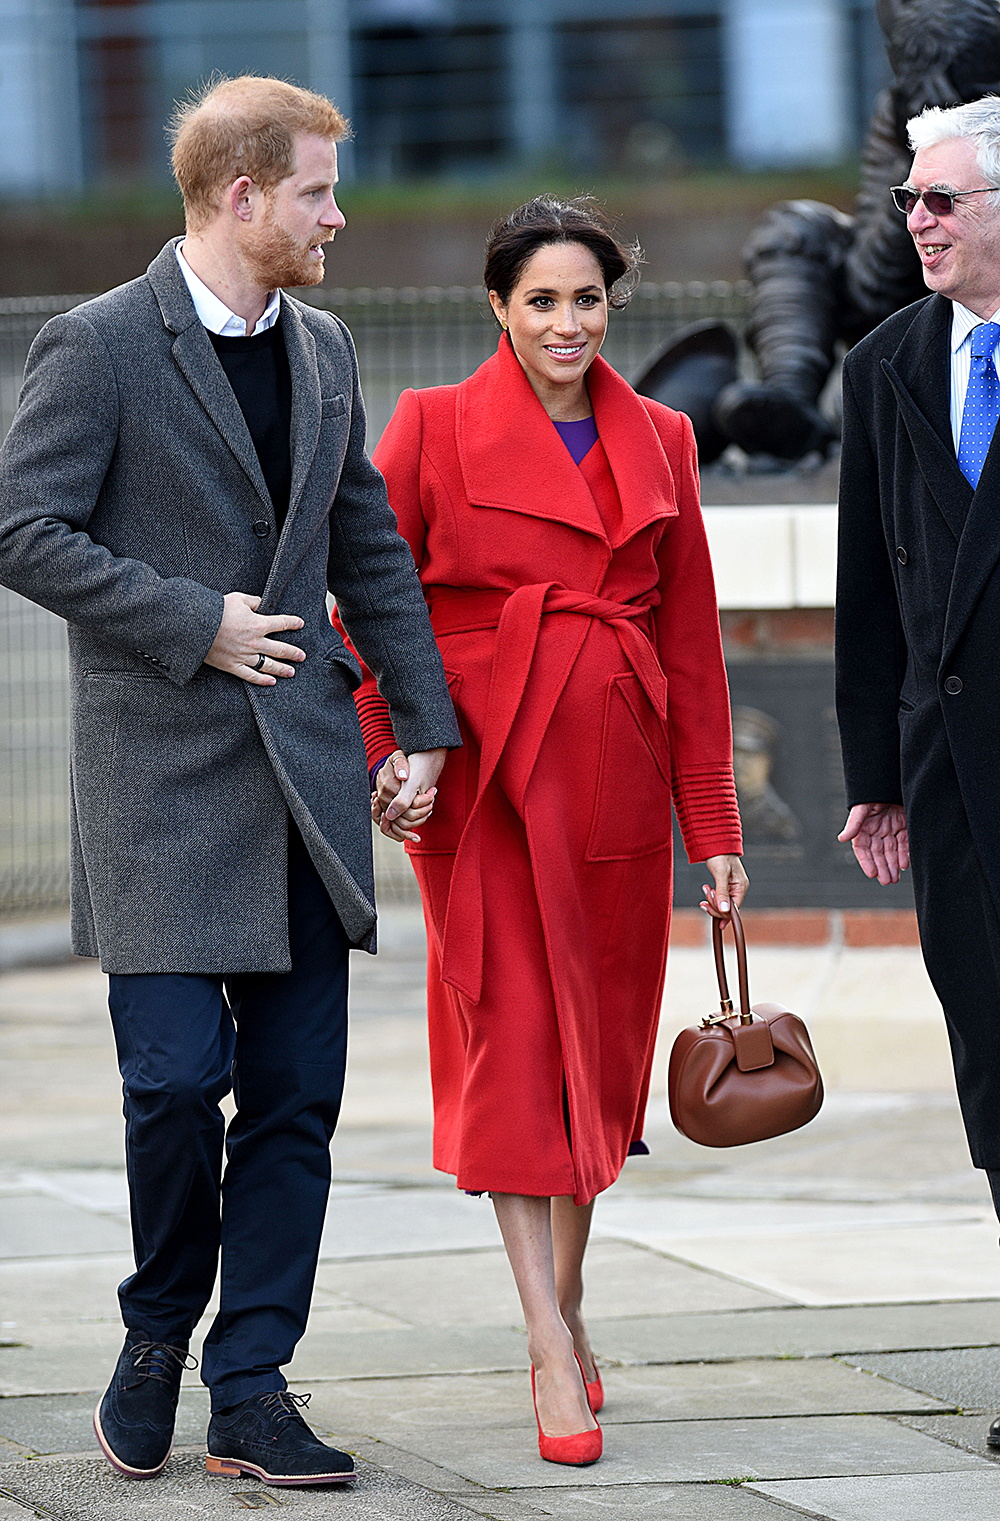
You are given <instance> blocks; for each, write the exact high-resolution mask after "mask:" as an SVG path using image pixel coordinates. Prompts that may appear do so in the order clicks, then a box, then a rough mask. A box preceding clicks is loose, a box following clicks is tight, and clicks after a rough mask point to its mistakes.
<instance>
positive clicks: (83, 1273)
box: [0, 1252, 134, 1340]
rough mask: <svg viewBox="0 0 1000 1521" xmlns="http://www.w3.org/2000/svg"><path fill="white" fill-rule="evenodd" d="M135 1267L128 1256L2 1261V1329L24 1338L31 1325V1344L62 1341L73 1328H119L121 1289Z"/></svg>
mask: <svg viewBox="0 0 1000 1521" xmlns="http://www.w3.org/2000/svg"><path fill="white" fill-rule="evenodd" d="M133 1266H134V1264H133V1261H132V1256H131V1253H125V1252H120V1253H115V1254H112V1255H109V1256H94V1257H83V1258H74V1257H52V1258H49V1259H47V1260H46V1259H43V1260H42V1261H38V1260H37V1259H30V1258H29V1259H22V1260H20V1261H13V1262H0V1309H2V1317H3V1327H4V1329H5V1331H17V1332H18V1333H19V1334H20V1333H22V1332H26V1331H27V1328H28V1327H29V1326H30V1328H31V1332H30V1335H29V1336H28V1339H29V1340H34V1339H36V1338H37V1337H39V1336H41V1337H43V1338H45V1337H47V1338H59V1339H60V1340H61V1339H62V1338H64V1337H66V1336H68V1335H70V1334H72V1331H71V1328H74V1327H80V1328H83V1327H87V1326H92V1325H99V1324H101V1323H103V1322H109V1323H111V1324H114V1325H116V1326H119V1327H120V1323H121V1322H120V1316H119V1313H118V1299H117V1294H116V1290H117V1287H118V1284H119V1283H120V1282H121V1281H122V1279H123V1278H124V1277H125V1276H126V1275H127V1274H128V1273H130V1272H132V1270H133ZM15 1339H16V1338H15Z"/></svg>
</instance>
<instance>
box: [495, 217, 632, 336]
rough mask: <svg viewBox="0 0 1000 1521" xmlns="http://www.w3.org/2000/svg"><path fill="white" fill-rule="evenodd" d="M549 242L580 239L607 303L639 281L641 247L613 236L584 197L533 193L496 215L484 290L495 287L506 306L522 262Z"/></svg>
mask: <svg viewBox="0 0 1000 1521" xmlns="http://www.w3.org/2000/svg"><path fill="white" fill-rule="evenodd" d="M550 243H581V244H582V245H583V247H584V248H588V249H589V250H590V252H591V253H592V254H593V255H594V258H595V259H596V260H597V262H598V264H599V265H600V266H601V273H602V274H603V276H604V285H605V288H606V290H607V292H608V305H609V306H614V307H619V308H620V307H623V306H627V305H628V303H629V299H630V298H631V295H632V292H633V291H634V290H635V287H636V285H637V284H638V283H639V264H640V263H641V261H642V249H641V248H640V247H639V244H638V243H634V242H633V243H622V242H621V241H620V240H619V239H618V238H617V237H616V236H615V232H614V228H613V226H612V224H611V222H610V221H609V220H608V218H607V216H606V215H605V214H604V212H603V210H602V209H601V207H600V206H599V205H598V204H597V202H596V201H595V200H593V199H592V197H591V196H589V195H576V196H574V197H573V198H572V200H569V201H560V200H557V199H556V197H555V196H554V195H536V196H535V198H534V200H531V201H526V202H525V204H524V205H523V206H518V207H517V209H516V211H512V212H510V214H509V215H508V216H505V217H501V219H500V221H499V222H497V223H496V224H495V226H494V227H493V228H492V230H491V232H490V235H489V239H488V241H487V244H486V267H485V269H484V270H483V280H484V282H485V285H486V289H487V290H488V291H490V290H495V291H496V293H497V295H498V296H499V297H500V300H501V301H502V302H503V304H504V306H506V305H507V303H508V301H509V300H510V297H511V292H512V291H513V289H514V287H515V286H516V285H517V282H518V281H519V280H520V278H521V275H522V273H523V271H524V267H525V265H526V264H527V262H528V260H529V259H530V258H531V257H532V255H533V254H535V253H537V252H538V250H539V249H540V248H545V247H547V246H548V245H549V244H550Z"/></svg>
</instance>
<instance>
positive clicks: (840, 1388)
mask: <svg viewBox="0 0 1000 1521" xmlns="http://www.w3.org/2000/svg"><path fill="white" fill-rule="evenodd" d="M603 1377H604V1387H605V1391H606V1395H607V1402H606V1404H605V1407H604V1410H603V1411H602V1413H601V1424H602V1425H603V1426H605V1427H614V1426H621V1425H623V1424H643V1423H648V1422H651V1421H677V1420H685V1421H693V1420H728V1419H746V1418H748V1417H766V1416H796V1415H800V1416H801V1415H855V1414H865V1413H875V1412H884V1413H889V1412H913V1413H919V1412H924V1413H927V1412H934V1411H940V1410H942V1409H946V1408H947V1407H946V1406H945V1405H943V1404H942V1402H941V1401H939V1400H936V1399H934V1398H933V1397H931V1396H928V1395H926V1394H920V1393H916V1392H915V1391H913V1390H910V1389H904V1388H901V1387H900V1386H899V1385H898V1384H893V1383H890V1382H888V1381H887V1380H885V1379H880V1378H874V1377H871V1376H870V1375H866V1374H864V1373H855V1372H854V1371H853V1370H849V1369H847V1368H845V1367H844V1366H842V1365H841V1364H838V1363H836V1362H833V1361H832V1360H830V1361H828V1360H825V1359H823V1360H819V1359H811V1360H809V1361H804V1362H743V1363H708V1364H704V1365H701V1364H696V1363H682V1364H679V1365H678V1364H675V1365H673V1366H671V1367H669V1368H663V1367H661V1368H605V1369H604V1373H603ZM297 1387H298V1386H297ZM301 1387H302V1388H303V1389H304V1388H305V1387H306V1385H305V1384H304V1383H303V1384H302V1385H301ZM310 1409H311V1410H314V1411H316V1412H317V1414H318V1415H319V1416H320V1417H321V1418H322V1419H323V1420H325V1421H326V1423H327V1425H329V1426H330V1427H336V1428H337V1429H338V1430H340V1431H351V1432H354V1431H358V1432H364V1433H366V1434H368V1435H370V1436H377V1437H380V1438H382V1439H384V1440H386V1441H390V1442H401V1441H404V1440H405V1438H406V1436H407V1435H408V1434H410V1433H414V1434H416V1435H418V1436H419V1434H420V1433H421V1432H424V1431H431V1430H434V1429H438V1430H442V1429H443V1430H448V1429H451V1430H454V1431H466V1432H480V1431H483V1430H485V1429H487V1428H500V1429H504V1430H509V1429H511V1428H512V1427H514V1426H517V1427H523V1428H524V1429H526V1430H529V1431H530V1430H531V1429H533V1423H534V1418H533V1415H532V1410H531V1396H530V1390H529V1384H528V1376H527V1372H526V1370H523V1369H522V1370H521V1371H519V1372H517V1373H494V1374H482V1373H480V1374H476V1375H475V1376H465V1375H457V1376H440V1377H435V1378H407V1379H358V1380H351V1381H344V1382H338V1383H332V1384H331V1383H326V1384H317V1385H314V1386H313V1388H312V1403H311V1405H310ZM0 1413H2V1412H0ZM980 1424H982V1422H980ZM2 1430H3V1425H2V1422H0V1431H2Z"/></svg>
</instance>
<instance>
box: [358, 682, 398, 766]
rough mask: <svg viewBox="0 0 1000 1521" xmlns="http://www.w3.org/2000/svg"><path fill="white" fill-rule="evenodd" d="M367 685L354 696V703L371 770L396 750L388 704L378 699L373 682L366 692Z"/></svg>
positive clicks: (382, 699) (382, 698) (381, 698)
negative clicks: (377, 762)
mask: <svg viewBox="0 0 1000 1521" xmlns="http://www.w3.org/2000/svg"><path fill="white" fill-rule="evenodd" d="M367 686H368V683H365V686H364V687H362V688H361V689H360V690H359V691H357V692H355V694H354V702H355V705H356V706H357V710H358V720H359V722H360V724H361V735H362V738H363V739H364V742H365V754H366V756H367V757H368V768H369V770H370V769H371V767H372V766H374V764H375V762H376V761H380V762H381V761H383V760H385V758H386V756H387V755H391V754H392V752H393V750H398V749H399V746H398V745H397V744H396V736H395V734H393V732H392V721H391V719H390V718H389V704H388V703H387V702H386V700H385V698H384V697H380V696H379V693H378V689H377V687H376V686H375V683H374V681H373V682H372V683H371V690H366V688H367Z"/></svg>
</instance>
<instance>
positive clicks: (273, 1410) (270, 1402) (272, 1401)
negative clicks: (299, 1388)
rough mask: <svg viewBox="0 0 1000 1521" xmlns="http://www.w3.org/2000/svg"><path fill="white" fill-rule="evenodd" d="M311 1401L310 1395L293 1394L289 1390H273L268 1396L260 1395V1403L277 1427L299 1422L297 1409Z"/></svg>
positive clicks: (299, 1417) (299, 1416)
mask: <svg viewBox="0 0 1000 1521" xmlns="http://www.w3.org/2000/svg"><path fill="white" fill-rule="evenodd" d="M311 1399H312V1395H311V1394H293V1393H292V1391H291V1390H290V1389H275V1390H273V1391H272V1392H271V1393H270V1394H262V1395H261V1397H260V1403H261V1407H262V1408H263V1409H264V1410H266V1411H267V1413H268V1415H269V1416H271V1417H272V1418H273V1419H274V1420H275V1421H276V1422H277V1423H278V1425H279V1426H283V1425H284V1424H285V1422H286V1421H301V1420H302V1417H301V1415H300V1414H299V1409H301V1408H303V1407H304V1406H306V1405H308V1403H309V1401H310V1400H311Z"/></svg>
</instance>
